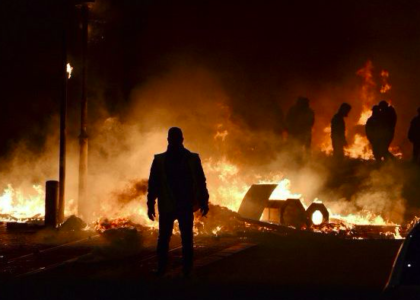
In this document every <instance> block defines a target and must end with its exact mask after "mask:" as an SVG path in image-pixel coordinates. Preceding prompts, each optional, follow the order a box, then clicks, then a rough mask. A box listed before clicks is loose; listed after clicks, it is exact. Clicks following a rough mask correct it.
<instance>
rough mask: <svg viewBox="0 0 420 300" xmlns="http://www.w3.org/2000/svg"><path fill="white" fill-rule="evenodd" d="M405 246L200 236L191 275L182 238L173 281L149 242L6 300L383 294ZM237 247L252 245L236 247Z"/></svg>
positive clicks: (67, 269)
mask: <svg viewBox="0 0 420 300" xmlns="http://www.w3.org/2000/svg"><path fill="white" fill-rule="evenodd" d="M400 244H401V241H399V240H344V239H340V238H337V237H332V236H325V235H321V234H303V233H298V232H296V233H294V234H291V233H277V232H256V231H250V232H247V233H245V234H241V235H240V236H238V235H236V236H226V237H220V238H217V239H216V238H214V237H210V238H206V237H199V238H197V239H196V251H195V253H196V255H195V260H196V265H197V268H196V269H195V272H194V274H193V276H192V277H191V278H189V279H184V278H182V276H181V275H180V272H179V268H180V265H181V251H180V249H179V248H178V245H179V237H175V238H174V240H173V243H172V247H173V248H174V250H173V251H172V252H171V256H172V272H171V273H170V274H169V275H168V276H167V277H165V278H156V277H155V276H154V275H153V274H152V273H151V270H152V269H153V268H154V267H155V265H156V258H155V257H154V251H153V247H152V246H149V245H148V246H147V247H144V248H142V249H141V250H140V251H138V252H133V253H130V254H129V255H123V254H122V252H121V251H120V250H118V251H116V252H115V253H117V255H113V256H112V257H111V256H109V255H108V257H107V258H106V257H105V258H104V256H103V255H102V259H95V255H92V254H89V255H90V256H89V255H87V256H86V255H85V256H84V257H83V258H81V259H79V260H76V261H73V262H71V263H67V264H63V265H60V266H58V267H55V268H53V269H51V270H47V271H45V272H40V273H37V274H33V275H31V276H26V277H24V278H20V279H15V280H12V281H9V282H8V283H7V289H3V291H2V299H8V298H12V299H41V298H43V299H377V298H378V299H379V298H382V294H381V291H382V289H383V287H384V285H385V283H386V281H387V278H388V276H389V273H390V270H391V267H392V263H393V260H394V257H395V255H396V253H397V251H398V248H399V246H400ZM235 245H236V246H238V245H248V247H242V248H243V249H242V248H241V246H239V248H240V249H239V250H238V251H233V252H232V251H230V252H229V249H232V247H235ZM107 249H108V250H106V251H105V252H106V253H108V254H109V253H110V251H111V250H109V247H108V248H107ZM226 249H227V250H226ZM240 250H242V251H240ZM96 251H98V250H97V248H96ZM107 251H108V252H107ZM111 252H112V251H111ZM96 253H98V252H96ZM99 253H102V254H103V251H102V252H101V251H99Z"/></svg>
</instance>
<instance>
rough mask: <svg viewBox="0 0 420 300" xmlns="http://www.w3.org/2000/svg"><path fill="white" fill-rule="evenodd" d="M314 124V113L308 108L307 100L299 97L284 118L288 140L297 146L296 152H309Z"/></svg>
mask: <svg viewBox="0 0 420 300" xmlns="http://www.w3.org/2000/svg"><path fill="white" fill-rule="evenodd" d="M314 122H315V116H314V111H313V110H312V109H311V108H310V107H309V99H308V98H304V97H299V98H298V99H297V101H296V104H295V105H293V106H292V107H291V108H290V109H289V111H288V113H287V116H286V127H287V133H288V136H289V139H290V140H291V141H292V142H294V143H295V144H296V145H297V146H298V150H301V149H302V150H305V151H306V152H308V151H310V149H311V142H312V126H313V125H314Z"/></svg>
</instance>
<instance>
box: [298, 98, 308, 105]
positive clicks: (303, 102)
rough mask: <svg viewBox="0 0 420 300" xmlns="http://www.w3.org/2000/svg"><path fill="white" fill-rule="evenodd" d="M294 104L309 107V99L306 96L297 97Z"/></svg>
mask: <svg viewBox="0 0 420 300" xmlns="http://www.w3.org/2000/svg"><path fill="white" fill-rule="evenodd" d="M296 104H297V105H298V106H299V107H309V99H308V98H306V97H299V98H297V100H296Z"/></svg>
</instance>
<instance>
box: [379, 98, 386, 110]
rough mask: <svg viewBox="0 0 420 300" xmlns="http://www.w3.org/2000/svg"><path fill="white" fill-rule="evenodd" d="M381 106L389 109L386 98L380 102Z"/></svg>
mask: <svg viewBox="0 0 420 300" xmlns="http://www.w3.org/2000/svg"><path fill="white" fill-rule="evenodd" d="M379 108H380V109H387V108H388V102H386V101H385V100H382V101H381V102H379Z"/></svg>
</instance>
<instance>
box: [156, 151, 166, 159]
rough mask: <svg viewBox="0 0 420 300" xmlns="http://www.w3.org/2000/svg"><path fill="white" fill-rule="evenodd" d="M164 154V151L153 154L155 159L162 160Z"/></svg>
mask: <svg viewBox="0 0 420 300" xmlns="http://www.w3.org/2000/svg"><path fill="white" fill-rule="evenodd" d="M165 156H166V152H163V153H158V154H155V160H162V159H164V158H165Z"/></svg>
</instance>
